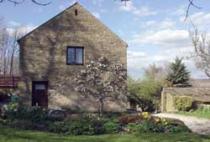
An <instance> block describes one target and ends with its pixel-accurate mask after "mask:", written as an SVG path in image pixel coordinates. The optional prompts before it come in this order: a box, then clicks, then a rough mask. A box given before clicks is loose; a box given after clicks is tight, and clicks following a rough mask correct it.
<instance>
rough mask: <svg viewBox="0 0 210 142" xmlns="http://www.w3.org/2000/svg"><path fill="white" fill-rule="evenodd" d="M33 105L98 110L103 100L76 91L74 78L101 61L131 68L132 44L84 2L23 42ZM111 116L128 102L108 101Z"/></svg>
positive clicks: (24, 73) (23, 70) (23, 67)
mask: <svg viewBox="0 0 210 142" xmlns="http://www.w3.org/2000/svg"><path fill="white" fill-rule="evenodd" d="M18 43H19V45H20V70H21V76H22V78H23V83H22V85H21V87H22V92H23V94H24V95H25V97H24V98H25V100H26V101H24V102H26V104H27V105H32V106H34V105H39V106H44V107H48V108H51V107H52V108H55V107H59V108H67V109H70V110H74V111H88V112H95V111H97V108H98V107H97V105H98V103H97V100H96V99H95V98H94V97H93V96H89V97H84V96H83V95H81V94H80V93H79V92H76V91H75V89H74V88H73V87H72V84H73V77H74V76H75V75H76V73H77V72H79V71H81V70H82V69H83V68H84V66H85V65H86V64H88V63H89V62H90V61H94V60H96V59H97V58H100V57H101V56H103V57H105V58H107V59H108V60H109V61H110V62H111V63H113V64H114V63H121V64H123V66H124V67H125V68H127V44H126V43H125V42H124V41H123V40H121V39H120V38H119V37H118V36H117V35H116V34H114V33H113V32H112V31H111V30H110V29H109V28H107V27H106V26H105V25H104V24H102V23H101V22H100V21H99V20H98V19H97V18H96V17H94V16H93V15H92V14H91V13H90V12H88V11H87V10H86V9H85V8H84V7H83V6H81V5H80V4H79V3H75V4H73V5H72V6H71V7H69V8H67V9H66V10H64V11H63V12H61V13H59V14H58V15H56V16H55V17H53V18H52V19H50V20H49V21H47V22H45V23H44V24H42V25H40V26H39V27H38V28H36V29H35V30H33V31H32V32H30V33H28V34H27V35H25V36H24V37H22V38H21V39H19V40H18ZM104 108H105V110H106V111H118V112H119V111H125V110H126V108H127V101H126V98H122V99H114V98H113V99H108V100H107V101H106V102H105V104H104Z"/></svg>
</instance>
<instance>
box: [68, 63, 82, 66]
mask: <svg viewBox="0 0 210 142" xmlns="http://www.w3.org/2000/svg"><path fill="white" fill-rule="evenodd" d="M66 65H77V66H78V65H80V66H83V65H84V64H75V63H72V64H70V63H66Z"/></svg>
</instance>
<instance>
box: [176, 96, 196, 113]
mask: <svg viewBox="0 0 210 142" xmlns="http://www.w3.org/2000/svg"><path fill="white" fill-rule="evenodd" d="M174 104H175V108H176V109H177V110H179V111H188V110H190V109H191V108H192V104H193V100H192V98H191V97H188V96H175V97H174Z"/></svg>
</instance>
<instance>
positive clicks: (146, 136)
mask: <svg viewBox="0 0 210 142" xmlns="http://www.w3.org/2000/svg"><path fill="white" fill-rule="evenodd" d="M209 140H210V138H209V137H208V136H199V135H196V134H194V133H188V132H180V133H138V134H110V135H99V136H98V135H97V136H71V135H60V134H53V133H48V132H37V131H29V130H27V131H25V130H20V129H11V128H8V127H3V126H0V142H29V141H33V142H57V141H59V142H107V141H110V142H169V141H170V142H209Z"/></svg>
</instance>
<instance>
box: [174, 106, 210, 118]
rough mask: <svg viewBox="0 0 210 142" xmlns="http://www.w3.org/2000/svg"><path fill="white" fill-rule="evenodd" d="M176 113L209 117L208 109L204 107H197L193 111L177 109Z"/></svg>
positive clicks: (209, 111)
mask: <svg viewBox="0 0 210 142" xmlns="http://www.w3.org/2000/svg"><path fill="white" fill-rule="evenodd" d="M177 113H178V114H183V115H187V116H195V117H198V118H207V119H210V110H209V109H205V108H198V109H196V110H193V111H179V112H177Z"/></svg>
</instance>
